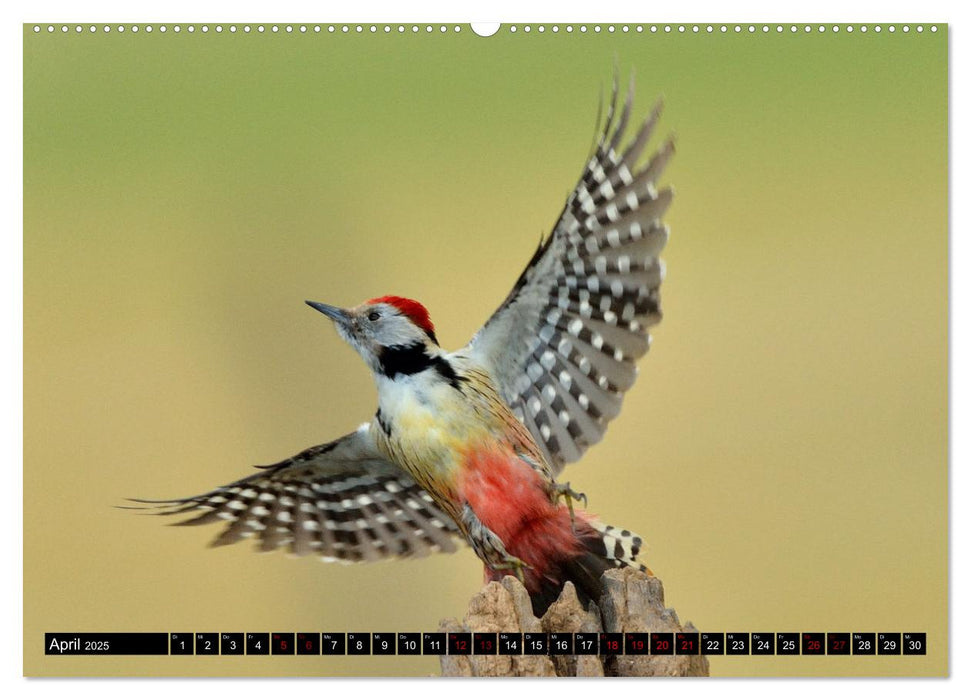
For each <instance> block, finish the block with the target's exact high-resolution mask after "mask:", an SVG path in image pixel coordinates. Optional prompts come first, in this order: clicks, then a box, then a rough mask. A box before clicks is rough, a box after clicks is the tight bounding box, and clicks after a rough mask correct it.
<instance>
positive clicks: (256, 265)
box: [24, 25, 948, 676]
mask: <svg viewBox="0 0 971 700" xmlns="http://www.w3.org/2000/svg"><path fill="white" fill-rule="evenodd" d="M57 26H58V31H56V32H55V33H53V34H48V33H47V32H46V31H42V32H41V33H40V34H35V33H34V32H33V31H32V29H31V27H30V26H27V27H25V28H24V183H25V184H24V189H25V191H24V307H25V308H24V385H25V398H24V404H25V427H24V433H25V434H24V449H25V455H24V459H25V463H24V500H25V503H24V645H25V650H24V670H25V673H26V674H28V675H74V676H82V675H115V674H120V675H141V674H148V675H197V674H198V675H208V676H212V675H430V674H437V673H438V663H437V659H435V658H428V657H426V658H420V657H419V658H405V657H399V658H388V657H371V658H357V659H355V658H328V657H316V658H309V657H297V658H258V657H256V658H254V657H249V658H246V657H238V658H210V657H197V658H184V657H170V658H151V657H148V658H124V657H111V658H84V657H73V658H54V657H45V656H44V655H43V654H42V644H43V643H42V640H43V633H44V632H45V631H65V630H66V631H166V632H167V631H268V632H273V631H309V630H326V631H381V632H394V631H431V630H434V629H435V628H436V627H437V625H438V622H439V619H440V618H443V617H449V616H460V615H462V614H463V613H464V611H465V609H466V606H467V602H468V599H469V598H470V596H471V595H472V594H473V593H474V592H476V591H477V590H478V588H479V587H480V585H481V581H482V571H481V566H480V565H479V563H478V561H477V560H476V559H475V557H474V555H473V554H472V553H471V552H470V551H463V552H462V553H460V554H457V555H452V556H437V557H431V558H428V559H423V560H415V561H403V562H389V563H382V564H376V565H370V566H340V565H326V564H322V563H320V562H318V561H316V560H314V559H310V558H307V559H296V558H292V557H289V556H287V555H284V554H281V553H275V554H268V555H257V554H255V553H254V552H253V551H252V545H250V544H248V543H243V544H240V545H236V546H233V547H225V548H219V549H215V550H212V549H208V548H207V547H206V544H207V543H208V541H209V540H210V539H212V538H213V537H215V535H216V534H217V532H218V528H215V527H208V528H198V529H196V528H185V529H183V528H166V527H163V525H164V523H166V522H169V521H167V520H163V519H160V518H153V517H142V516H139V515H136V514H133V513H132V512H128V511H123V510H116V509H114V508H113V507H112V506H114V505H117V504H121V503H123V499H124V498H125V497H128V496H140V497H175V496H183V495H188V494H193V493H198V492H201V491H204V490H207V489H209V488H211V487H214V486H216V485H219V484H223V483H226V482H228V481H231V480H234V479H236V478H238V477H241V476H244V475H246V474H248V473H250V471H251V469H250V465H252V464H266V463H270V462H273V461H277V460H279V459H281V458H283V457H286V456H289V455H291V454H293V453H295V452H297V451H299V450H301V449H302V448H304V447H307V446H309V445H312V444H317V443H320V442H323V441H326V440H329V439H332V438H334V437H336V436H338V435H341V434H343V433H344V432H346V431H348V430H350V429H352V428H354V427H355V426H356V425H357V424H358V423H360V422H362V421H364V420H367V419H369V418H370V416H371V415H372V414H373V411H374V406H375V396H374V388H373V385H372V382H371V379H370V377H369V374H368V372H367V370H366V368H365V367H364V365H363V364H362V363H361V361H360V360H359V359H358V357H357V356H356V355H355V354H354V353H353V351H352V350H351V349H350V348H348V347H346V346H345V345H344V344H343V343H342V342H341V341H340V340H339V339H338V338H337V337H336V335H335V334H334V332H333V330H332V329H331V328H330V327H329V324H328V323H326V322H325V320H324V319H322V318H321V317H320V315H319V314H317V313H315V312H313V311H312V310H310V309H308V308H307V307H306V306H304V304H303V300H304V299H308V298H309V299H318V300H321V301H327V302H331V303H334V304H340V305H350V304H355V303H357V302H359V301H361V300H363V299H366V298H369V297H373V296H377V295H380V294H400V295H405V296H412V297H415V298H418V299H420V300H422V301H423V302H424V303H426V305H427V306H428V307H429V309H430V311H431V313H432V317H433V319H434V320H435V322H436V324H437V326H438V328H439V334H438V335H439V338H440V340H441V341H442V344H443V345H444V346H445V347H448V348H457V347H459V346H461V345H463V344H464V343H465V342H466V341H467V340H468V338H469V337H470V336H471V335H472V334H473V333H474V332H475V330H476V329H477V328H478V327H479V325H480V324H481V323H482V322H483V321H484V320H485V319H486V318H487V317H488V315H489V314H490V313H491V312H492V310H493V309H494V308H495V307H496V306H497V305H498V303H499V302H500V301H501V300H502V299H503V298H504V296H505V294H506V293H507V291H508V289H509V288H510V286H511V285H512V283H513V282H514V280H515V279H516V277H517V276H518V274H519V272H520V271H521V269H522V267H523V266H524V264H525V263H526V261H527V260H528V258H529V256H530V255H531V254H532V252H533V250H534V248H535V246H536V243H537V241H538V239H539V237H540V235H541V234H543V233H545V232H547V231H549V229H550V228H551V226H552V225H553V223H554V221H555V219H556V216H557V215H558V214H559V211H560V209H561V207H562V204H563V201H564V198H565V197H566V195H567V194H568V192H569V191H570V190H571V189H572V187H573V185H574V183H575V182H576V178H577V176H578V175H579V173H580V170H581V167H582V165H583V163H584V161H585V158H586V156H587V154H588V150H589V148H590V145H591V140H592V138H593V134H594V121H595V117H596V114H597V105H598V99H599V95H600V93H601V91H605V92H609V85H610V80H611V77H612V71H613V68H614V65H615V64H616V65H617V66H618V68H619V71H620V74H621V81H622V83H626V80H627V77H628V75H629V74H630V71H632V70H633V71H634V73H635V76H636V80H637V98H636V100H635V113H636V115H637V116H640V115H644V114H646V113H647V112H648V110H649V109H650V107H651V105H652V104H653V102H654V100H655V99H656V98H657V97H659V96H663V97H664V100H665V105H666V107H665V112H664V116H663V118H662V120H661V123H660V126H659V132H658V133H659V136H658V137H656V138H655V144H656V143H657V142H658V138H660V136H663V135H665V134H669V133H673V134H675V135H676V137H677V143H678V153H677V155H676V157H675V159H674V160H673V162H672V163H671V165H670V167H669V169H668V171H667V173H666V174H665V176H664V178H663V182H665V183H670V184H673V185H674V186H675V188H676V191H677V196H676V198H675V203H674V205H673V207H672V208H671V210H670V214H669V216H668V221H669V223H670V225H671V229H672V236H671V240H670V243H669V244H668V248H667V251H666V256H665V259H666V262H667V266H668V277H667V281H666V282H665V284H664V287H663V298H664V309H665V319H664V322H663V323H662V324H661V325H660V326H659V327H658V328H657V329H656V332H655V334H654V338H655V342H654V347H653V349H652V351H651V353H650V354H649V355H648V356H647V357H646V358H645V360H644V361H643V362H642V364H641V379H640V381H639V382H638V384H637V385H636V386H635V388H634V389H633V390H632V391H631V392H630V393H629V394H628V398H627V400H626V403H625V407H624V411H623V413H622V414H621V416H620V418H619V419H618V420H617V421H616V422H615V423H613V424H612V427H611V429H610V430H609V431H608V433H607V437H606V439H605V441H604V442H603V443H602V444H600V445H599V446H597V447H595V448H593V449H591V450H590V451H589V452H588V454H587V455H586V457H585V458H584V460H583V461H582V462H581V463H580V464H577V465H574V466H572V467H570V468H569V469H568V470H567V472H566V473H565V477H566V478H568V479H570V480H571V481H572V483H573V484H574V486H575V487H578V488H579V489H580V490H582V491H585V492H587V494H589V496H590V498H591V510H593V511H594V512H596V513H599V514H600V515H601V516H602V517H603V518H604V519H605V520H607V521H608V522H611V523H615V524H618V525H622V526H624V527H629V528H631V529H634V530H636V531H638V532H639V533H641V534H643V535H644V536H645V537H646V539H647V540H648V542H649V545H650V546H649V548H648V550H647V553H646V561H647V563H648V564H649V566H650V567H651V568H652V569H653V570H654V572H655V573H656V574H657V575H658V576H659V577H660V578H661V579H662V580H663V581H664V584H665V588H666V591H667V602H668V604H669V605H671V606H673V607H675V608H676V609H677V611H678V613H679V615H680V616H681V619H682V620H691V621H693V622H694V624H695V625H697V626H698V627H699V628H701V629H702V630H709V631H753V632H754V631H926V632H927V646H928V650H929V653H928V655H927V656H925V657H870V658H867V657H863V658H861V657H855V658H854V657H846V658H837V657H822V658H817V657H728V658H715V659H713V660H712V662H711V670H712V674H713V675H721V676H733V675H748V676H763V675H766V676H780V675H836V676H843V675H942V674H946V673H947V670H948V665H947V651H948V649H947V644H948V642H947V635H948V606H947V599H948V587H947V572H948V496H947V485H948V482H947V457H948V454H947V417H948V413H947V391H948V351H947V318H948V317H947V313H948V311H947V292H948V279H947V253H948V237H947V36H946V34H947V32H946V28H945V27H941V31H938V32H937V33H931V32H930V31H924V32H923V33H922V34H917V33H916V32H914V31H912V32H911V33H909V34H903V33H902V32H900V31H898V32H897V33H895V34H889V33H888V32H886V31H885V32H883V33H881V34H875V33H873V32H872V31H871V32H869V33H867V34H865V35H864V34H861V33H860V32H858V31H857V32H854V33H853V34H848V33H846V32H845V31H842V32H840V33H839V34H835V35H834V34H833V33H832V31H827V32H825V33H823V34H820V33H818V32H815V31H814V32H812V33H811V34H805V33H803V32H802V31H800V32H798V33H796V34H792V33H790V32H788V31H786V32H784V33H783V34H777V33H776V32H775V31H774V30H773V31H771V32H770V33H768V34H763V33H762V32H757V33H756V34H754V35H749V34H748V33H745V32H743V33H742V34H741V35H737V34H734V33H733V32H729V33H728V34H726V35H722V34H720V33H719V32H717V30H716V32H715V33H714V34H713V35H708V34H706V33H705V32H704V31H702V33H701V34H699V35H692V34H691V33H690V32H689V33H686V34H680V33H678V32H676V31H675V32H672V33H670V34H665V33H663V32H661V33H658V34H650V33H649V32H645V33H643V34H638V33H636V32H635V31H633V30H632V31H631V32H629V33H627V34H624V33H622V32H621V31H620V30H618V31H617V32H615V33H612V34H611V33H608V32H606V31H603V32H602V33H600V34H594V33H593V32H592V31H591V32H588V33H586V34H584V35H581V34H580V33H579V32H576V31H575V32H573V33H572V34H567V33H566V32H565V31H560V32H559V33H557V34H553V33H552V32H550V31H549V29H548V28H547V31H546V32H545V33H543V34H540V33H538V32H537V31H535V29H534V31H533V32H531V33H530V34H529V35H526V34H524V33H523V32H522V29H521V28H520V31H519V32H517V33H515V34H513V33H510V32H509V31H508V28H507V27H504V28H503V30H502V31H500V33H499V34H498V35H496V36H493V37H491V38H488V39H486V38H480V37H477V36H475V35H474V34H473V33H472V32H471V31H470V30H469V28H468V27H467V26H463V27H462V31H461V32H459V33H458V34H456V33H455V32H454V31H450V32H448V33H447V34H442V33H440V32H439V31H438V28H437V26H436V28H435V31H433V32H432V33H427V32H425V31H424V29H422V31H420V32H419V33H418V34H417V35H415V34H413V33H412V32H411V31H410V30H409V31H407V32H405V33H404V34H398V33H397V32H396V31H393V32H392V33H391V34H390V35H385V34H384V33H383V31H382V29H381V28H380V27H379V30H378V32H377V35H371V34H370V32H368V31H367V27H365V31H364V32H363V34H357V33H356V32H354V30H353V28H352V30H351V32H350V33H348V34H343V33H341V32H340V31H339V30H338V32H336V33H335V34H328V32H327V31H326V26H325V27H324V31H323V32H321V33H320V34H316V33H314V32H313V30H312V29H311V30H310V31H308V32H307V33H306V34H301V33H300V32H299V31H294V32H293V33H292V34H290V33H286V32H285V31H283V30H282V29H281V31H280V32H279V33H278V34H273V33H271V32H269V31H267V32H266V33H264V34H258V33H257V32H255V31H254V32H252V33H250V34H244V33H243V32H242V31H238V32H237V33H235V34H232V33H230V32H229V31H228V29H224V31H223V32H222V33H221V34H217V33H216V32H215V31H214V29H213V28H212V26H211V27H210V31H209V32H208V33H205V34H204V33H202V32H201V30H198V29H197V31H196V32H195V33H194V34H189V33H187V32H186V31H182V32H181V33H179V34H175V33H173V32H172V31H171V29H170V30H169V31H168V32H166V33H165V34H161V33H160V32H159V31H158V30H157V28H156V31H154V32H152V33H151V34H149V33H147V32H145V31H144V29H143V30H142V31H140V32H139V33H138V34H137V35H133V34H132V32H131V31H130V30H129V31H126V32H124V34H119V33H118V32H117V31H112V32H111V33H110V34H104V32H102V31H101V30H100V29H99V31H98V32H97V33H96V34H91V33H90V32H88V31H87V29H85V31H84V32H83V33H81V34H80V35H79V34H76V33H75V31H74V30H73V25H72V28H71V31H69V32H68V33H67V34H62V33H61V32H60V30H59V27H60V25H57ZM226 26H227V27H228V25H226ZM240 26H242V25H240Z"/></svg>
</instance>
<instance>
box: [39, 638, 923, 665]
mask: <svg viewBox="0 0 971 700" xmlns="http://www.w3.org/2000/svg"><path fill="white" fill-rule="evenodd" d="M44 653H45V654H47V655H48V656H84V655H88V656H111V655H119V656H125V655H129V656H130V655H159V656H215V655H221V656H275V657H279V658H281V659H282V658H285V657H293V658H295V657H297V656H320V655H324V656H347V655H353V656H382V655H383V656H408V655H415V656H417V655H425V656H432V655H434V656H438V655H444V654H449V655H454V656H476V655H480V656H481V655H488V656H493V655H496V654H500V655H514V656H521V655H535V656H551V655H576V654H595V655H597V654H599V655H601V656H621V655H641V656H660V655H670V654H677V655H685V654H689V655H691V654H701V655H703V656H712V655H719V656H734V655H744V656H749V655H751V656H786V655H791V656H862V657H866V656H878V655H880V656H914V655H917V656H925V655H926V654H927V633H926V632H753V633H749V632H727V633H726V632H700V633H699V632H678V633H673V632H627V633H623V634H621V633H599V634H598V633H595V632H577V633H575V634H574V633H572V632H552V633H546V632H526V633H522V632H498V633H497V632H488V633H482V632H476V633H474V634H473V633H470V632H450V633H448V634H444V633H442V632H425V633H421V632H346V633H345V632H273V633H270V632H245V633H244V632H47V633H46V634H45V635H44ZM860 661H861V662H865V659H860Z"/></svg>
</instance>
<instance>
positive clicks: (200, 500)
mask: <svg viewBox="0 0 971 700" xmlns="http://www.w3.org/2000/svg"><path fill="white" fill-rule="evenodd" d="M260 469H261V470H262V471H260V472H258V473H256V474H252V475H251V476H247V477H245V478H243V479H240V480H239V481H234V482H233V483H231V484H227V485H226V486H222V487H220V488H218V489H215V490H213V491H209V492H208V493H203V494H200V495H198V496H189V497H188V498H178V499H173V500H169V501H146V500H140V499H132V500H135V501H136V502H138V503H143V504H149V506H147V507H151V508H155V509H157V511H156V514H158V515H177V514H183V513H192V514H196V513H197V512H198V511H201V514H197V515H196V516H195V517H193V518H191V519H189V520H185V521H183V522H179V523H175V524H177V525H202V524H205V523H211V522H218V521H221V520H222V521H228V523H229V525H228V527H226V529H225V530H223V532H222V534H221V535H219V537H217V538H216V540H215V541H214V542H213V545H223V544H232V543H234V542H237V541H239V540H240V539H242V538H244V537H257V538H259V540H260V549H262V550H263V551H269V550H272V549H276V548H278V547H283V546H288V547H289V549H290V551H291V552H292V553H294V554H298V555H303V554H314V555H317V556H320V557H322V558H323V559H324V560H325V561H331V560H339V561H343V562H356V561H374V560H378V559H383V558H388V557H395V556H398V557H403V556H424V555H426V554H428V553H429V552H432V551H442V552H454V551H455V550H456V549H457V547H456V539H455V537H456V535H458V534H459V530H458V528H457V527H456V525H455V523H454V522H453V521H452V519H451V518H450V517H449V516H448V515H446V514H445V513H443V512H442V511H441V509H439V508H438V507H437V506H436V505H435V502H434V501H433V500H432V497H431V495H429V493H428V492H427V491H425V490H424V489H423V488H421V487H420V486H419V485H418V484H416V483H415V481H414V480H413V479H412V478H411V477H410V476H408V474H406V473H405V472H404V471H402V470H401V469H400V468H398V467H397V466H395V465H394V464H392V463H391V462H389V461H387V459H385V458H384V456H383V455H382V454H381V453H380V452H378V450H377V447H376V446H375V445H374V441H373V439H372V438H371V435H370V432H369V430H368V426H367V424H364V425H362V426H361V427H360V428H359V429H358V430H357V431H355V432H353V433H350V434H349V435H345V436H344V437H342V438H340V439H338V440H335V441H333V442H329V443H326V444H323V445H317V446H316V447H310V448H308V449H306V450H304V451H303V452H301V453H300V454H298V455H295V456H293V457H291V458H290V459H287V460H284V461H282V462H279V463H278V464H273V465H270V466H267V467H260Z"/></svg>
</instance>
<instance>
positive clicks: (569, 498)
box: [553, 481, 587, 532]
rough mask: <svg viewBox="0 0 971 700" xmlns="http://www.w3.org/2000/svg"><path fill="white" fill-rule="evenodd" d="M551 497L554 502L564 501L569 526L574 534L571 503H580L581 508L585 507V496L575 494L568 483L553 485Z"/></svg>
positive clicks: (574, 520)
mask: <svg viewBox="0 0 971 700" xmlns="http://www.w3.org/2000/svg"><path fill="white" fill-rule="evenodd" d="M553 496H554V499H555V500H556V501H559V500H560V499H561V498H562V499H563V500H565V501H566V507H567V508H568V509H569V510H570V524H571V525H573V531H574V532H576V513H575V512H574V510H573V501H580V502H581V503H583V507H584V508H586V507H587V494H585V493H577V492H576V491H574V490H573V489H572V488H570V482H569V481H568V482H566V483H565V484H553Z"/></svg>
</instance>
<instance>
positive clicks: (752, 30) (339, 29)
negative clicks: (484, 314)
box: [33, 24, 938, 36]
mask: <svg viewBox="0 0 971 700" xmlns="http://www.w3.org/2000/svg"><path fill="white" fill-rule="evenodd" d="M33 30H34V33H35V34H40V33H42V32H47V33H49V34H54V33H62V34H68V33H72V32H73V33H75V34H83V33H87V34H94V33H103V34H108V33H118V34H124V33H126V32H128V33H132V34H137V33H139V32H144V33H146V34H151V33H152V32H159V33H163V34H164V33H168V32H174V33H175V34H180V33H183V32H187V33H189V34H196V33H201V34H209V33H215V34H224V33H229V34H266V33H270V34H279V33H284V34H432V33H438V34H446V33H449V32H451V33H459V32H462V31H464V30H463V28H462V27H461V26H460V25H457V24H455V25H445V24H437V25H433V24H225V25H224V24H213V25H209V24H198V25H197V24H172V25H166V24H160V25H151V24H129V25H126V24H116V25H112V24H101V25H97V24H85V25H82V24H70V25H69V24H47V25H40V24H35V25H33ZM499 31H500V32H503V31H505V32H509V33H510V34H516V33H525V34H531V33H537V34H547V33H550V34H578V33H579V34H586V33H592V34H601V33H607V34H615V33H621V34H630V33H634V34H644V33H649V34H658V33H663V34H716V33H719V34H770V33H776V34H782V33H789V34H810V33H816V34H822V33H825V32H832V33H834V34H838V33H840V32H845V33H847V34H852V33H854V32H859V33H862V34H866V33H868V32H874V33H877V34H879V33H882V32H888V33H890V34H895V33H898V32H899V33H903V34H908V33H911V32H916V33H918V34H920V33H923V32H924V31H930V32H937V31H938V27H937V25H933V24H931V25H926V26H925V25H922V24H916V25H910V24H900V25H896V24H887V25H881V24H846V25H839V24H829V25H826V24H603V25H602V24H550V25H546V24H537V25H533V24H521V25H517V24H511V25H508V26H503V27H501V28H500V29H499ZM473 33H477V34H480V35H482V36H488V35H489V34H487V33H483V32H480V31H477V30H476V29H475V28H473Z"/></svg>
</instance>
